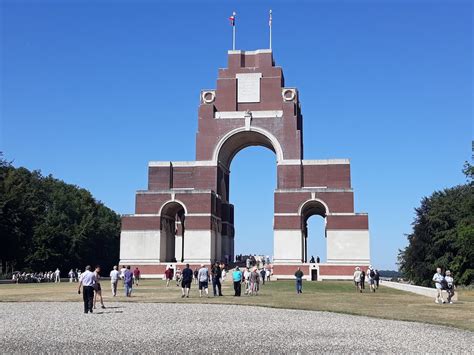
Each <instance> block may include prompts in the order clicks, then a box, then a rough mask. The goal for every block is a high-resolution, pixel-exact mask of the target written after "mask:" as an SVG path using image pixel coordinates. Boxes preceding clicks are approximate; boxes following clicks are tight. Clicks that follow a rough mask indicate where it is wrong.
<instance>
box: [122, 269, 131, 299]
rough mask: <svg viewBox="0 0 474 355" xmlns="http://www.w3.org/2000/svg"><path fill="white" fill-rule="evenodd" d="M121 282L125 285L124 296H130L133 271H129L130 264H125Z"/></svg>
mask: <svg viewBox="0 0 474 355" xmlns="http://www.w3.org/2000/svg"><path fill="white" fill-rule="evenodd" d="M123 284H124V286H125V296H126V297H132V288H133V273H132V272H131V271H130V265H128V266H127V268H126V270H125V272H124V273H123Z"/></svg>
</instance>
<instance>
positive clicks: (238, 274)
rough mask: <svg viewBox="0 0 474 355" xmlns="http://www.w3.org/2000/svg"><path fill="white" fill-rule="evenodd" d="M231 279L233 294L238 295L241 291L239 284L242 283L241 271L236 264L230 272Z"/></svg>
mask: <svg viewBox="0 0 474 355" xmlns="http://www.w3.org/2000/svg"><path fill="white" fill-rule="evenodd" d="M232 281H234V296H236V297H240V294H241V292H242V290H241V285H242V271H240V269H239V267H238V266H237V267H236V268H235V270H234V272H233V273H232Z"/></svg>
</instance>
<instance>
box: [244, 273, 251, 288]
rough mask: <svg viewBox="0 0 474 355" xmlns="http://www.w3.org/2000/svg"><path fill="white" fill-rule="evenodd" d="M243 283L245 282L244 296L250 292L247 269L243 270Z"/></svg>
mask: <svg viewBox="0 0 474 355" xmlns="http://www.w3.org/2000/svg"><path fill="white" fill-rule="evenodd" d="M244 282H245V294H248V293H249V292H250V270H249V268H245V271H244Z"/></svg>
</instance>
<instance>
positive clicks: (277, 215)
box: [273, 213, 299, 217]
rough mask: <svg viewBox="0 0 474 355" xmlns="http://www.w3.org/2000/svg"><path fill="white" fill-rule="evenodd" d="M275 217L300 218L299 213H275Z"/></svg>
mask: <svg viewBox="0 0 474 355" xmlns="http://www.w3.org/2000/svg"><path fill="white" fill-rule="evenodd" d="M273 215H274V216H275V217H279V216H281V217H284V216H299V214H298V213H274V214H273Z"/></svg>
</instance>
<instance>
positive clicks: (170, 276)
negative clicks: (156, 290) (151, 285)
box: [165, 266, 174, 287]
mask: <svg viewBox="0 0 474 355" xmlns="http://www.w3.org/2000/svg"><path fill="white" fill-rule="evenodd" d="M173 274H174V270H173V268H172V267H171V266H170V267H169V268H167V269H166V270H165V277H166V287H168V286H169V285H170V281H171V280H173Z"/></svg>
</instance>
